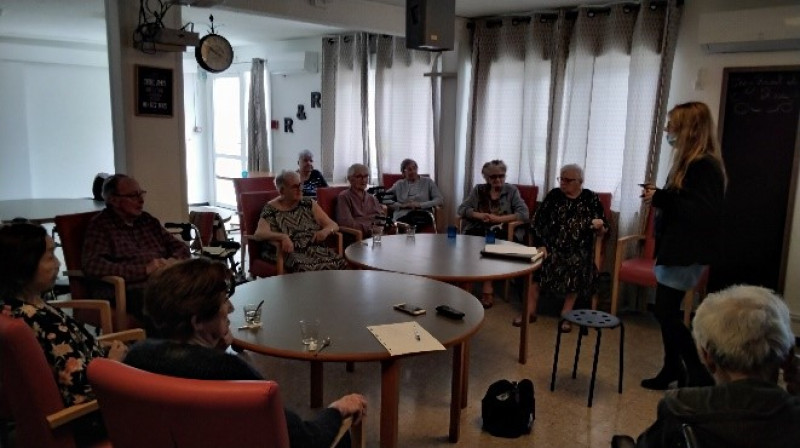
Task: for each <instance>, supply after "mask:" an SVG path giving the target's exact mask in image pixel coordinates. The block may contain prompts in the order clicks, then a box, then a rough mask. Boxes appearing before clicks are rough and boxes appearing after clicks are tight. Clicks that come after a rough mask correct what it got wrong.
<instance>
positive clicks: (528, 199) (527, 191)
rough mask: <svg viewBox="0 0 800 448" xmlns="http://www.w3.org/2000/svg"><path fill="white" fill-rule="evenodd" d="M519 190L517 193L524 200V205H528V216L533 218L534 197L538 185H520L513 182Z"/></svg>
mask: <svg viewBox="0 0 800 448" xmlns="http://www.w3.org/2000/svg"><path fill="white" fill-rule="evenodd" d="M514 185H515V186H516V187H517V189H518V190H519V195H520V196H522V200H523V201H525V206H526V207H528V213H529V216H528V217H529V218H531V219H532V218H533V214H534V212H536V197H537V196H539V187H537V186H536V185H520V184H514Z"/></svg>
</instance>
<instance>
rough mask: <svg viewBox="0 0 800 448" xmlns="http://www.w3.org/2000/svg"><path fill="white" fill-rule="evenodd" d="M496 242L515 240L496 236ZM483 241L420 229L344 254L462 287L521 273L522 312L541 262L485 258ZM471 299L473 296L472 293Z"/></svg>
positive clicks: (524, 350) (523, 329)
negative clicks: (497, 238) (417, 232)
mask: <svg viewBox="0 0 800 448" xmlns="http://www.w3.org/2000/svg"><path fill="white" fill-rule="evenodd" d="M497 244H517V243H511V242H508V241H501V240H497ZM485 245H486V241H485V239H484V238H483V237H479V236H470V235H458V236H456V237H455V238H448V237H447V235H445V234H431V233H421V234H417V235H415V236H414V237H406V236H405V235H404V234H400V235H384V236H383V238H382V241H381V244H379V245H375V244H374V243H373V242H372V239H366V240H364V241H360V242H355V243H353V244H351V245H350V246H348V247H347V249H345V251H344V256H345V258H346V259H347V261H348V262H350V264H352V265H354V266H356V267H360V268H364V269H377V270H381V271H391V272H400V273H404V274H412V275H420V276H423V277H428V278H432V279H434V280H440V281H443V282H448V283H453V284H457V285H459V286H461V287H463V288H467V287H469V286H468V285H471V284H472V283H474V282H484V281H494V280H504V279H508V278H514V277H525V281H524V286H523V291H522V297H523V300H522V308H523V309H522V315H523V316H527V315H528V314H529V312H530V310H529V309H528V301H527V300H524V298H525V297H528V289H529V287H530V283H531V274H532V273H533V271H535V270H536V269H539V267H540V266H541V262H536V263H529V262H524V261H517V260H506V259H500V258H488V257H484V256H482V255H481V250H483V248H484V247H485ZM473 300H475V301H476V302H477V300H476V299H475V298H474V297H473ZM527 359H528V325H520V331H519V362H520V364H525V363H526V362H527Z"/></svg>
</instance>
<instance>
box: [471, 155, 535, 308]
mask: <svg viewBox="0 0 800 448" xmlns="http://www.w3.org/2000/svg"><path fill="white" fill-rule="evenodd" d="M481 174H482V175H483V178H484V180H485V181H486V183H485V184H480V185H476V186H475V188H473V189H472V191H471V192H470V194H469V196H467V198H466V199H464V202H462V203H461V205H460V206H458V216H460V217H461V218H463V220H464V221H463V232H464V234H466V235H475V236H484V235H486V233H487V232H495V234H496V237H497V238H505V235H506V234H507V231H506V229H507V228H508V223H510V222H512V221H523V222H527V221H528V218H529V216H528V214H529V212H528V207H527V206H526V205H525V201H523V200H522V196H520V194H519V190H518V189H517V187H516V186H514V185H512V184H507V183H506V164H505V163H503V161H502V160H492V161H490V162H486V163H484V164H483V167H482V168H481ZM524 232H525V229H523V228H522V226H519V227H518V228H517V232H516V234H515V235H514V239H515V240H517V241H521V240H522V238H523V235H524ZM481 304H482V305H483V307H484V308H491V307H492V305H493V304H494V289H493V287H492V282H484V283H483V289H482V296H481Z"/></svg>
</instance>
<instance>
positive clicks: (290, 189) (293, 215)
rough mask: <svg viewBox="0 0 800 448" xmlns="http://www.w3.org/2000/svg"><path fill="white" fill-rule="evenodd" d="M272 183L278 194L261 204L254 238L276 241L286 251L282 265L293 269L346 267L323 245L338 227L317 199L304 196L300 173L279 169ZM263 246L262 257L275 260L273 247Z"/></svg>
mask: <svg viewBox="0 0 800 448" xmlns="http://www.w3.org/2000/svg"><path fill="white" fill-rule="evenodd" d="M275 186H277V187H278V191H279V193H280V195H279V196H278V197H276V198H275V199H273V200H271V201H269V202H267V204H266V205H265V206H264V210H263V211H262V212H261V219H259V220H258V228H256V231H255V234H254V235H253V238H254V239H256V240H259V241H275V242H278V243H279V244H280V247H281V250H282V251H283V252H284V253H286V258H285V260H284V266H286V269H287V270H289V271H292V272H302V271H322V270H326V269H345V268H347V264H346V263H345V261H344V259H343V258H342V257H341V256H340V255H339V254H337V253H336V252H334V251H333V250H331V249H330V248H328V247H327V246H325V245H324V242H325V240H326V239H328V237H329V236H330V235H331V234H332V233H333V232H336V231H337V230H339V226H338V225H337V224H336V223H335V222H334V221H333V220H332V219H331V218H329V217H328V215H326V214H325V212H324V211H322V208H320V206H319V205H318V204H317V203H316V201H314V200H312V199H310V198H304V197H303V195H302V193H301V191H300V176H299V175H298V174H297V173H295V172H294V171H282V172H281V173H280V174H278V176H277V177H276V178H275ZM265 246H266V248H265V250H264V253H263V257H264V258H265V259H267V260H273V261H274V260H275V259H276V251H275V250H274V247H273V246H272V245H271V244H267V245H265Z"/></svg>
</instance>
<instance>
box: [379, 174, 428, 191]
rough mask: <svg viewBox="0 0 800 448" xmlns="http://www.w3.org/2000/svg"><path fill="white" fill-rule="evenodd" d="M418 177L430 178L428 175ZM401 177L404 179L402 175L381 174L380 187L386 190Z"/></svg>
mask: <svg viewBox="0 0 800 448" xmlns="http://www.w3.org/2000/svg"><path fill="white" fill-rule="evenodd" d="M419 176H420V177H431V175H430V174H420V175H419ZM403 177H405V176H403V175H402V174H397V173H383V174H381V185H382V186H383V188H385V189H387V190H388V189H390V188H392V185H394V184H395V182H397V181H398V180H400V179H402V178H403Z"/></svg>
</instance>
